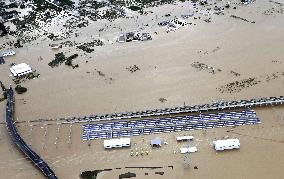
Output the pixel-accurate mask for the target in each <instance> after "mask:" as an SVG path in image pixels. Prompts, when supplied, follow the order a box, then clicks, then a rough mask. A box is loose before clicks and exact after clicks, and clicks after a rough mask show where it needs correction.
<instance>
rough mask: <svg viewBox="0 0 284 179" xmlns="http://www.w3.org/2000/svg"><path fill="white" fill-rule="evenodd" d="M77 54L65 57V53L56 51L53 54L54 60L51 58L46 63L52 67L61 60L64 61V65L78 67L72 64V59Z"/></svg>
mask: <svg viewBox="0 0 284 179" xmlns="http://www.w3.org/2000/svg"><path fill="white" fill-rule="evenodd" d="M77 57H78V54H73V55H71V56H70V57H65V55H64V54H63V52H60V53H57V54H55V58H54V60H52V61H51V62H49V63H48V65H49V66H50V67H52V68H54V67H58V66H59V65H61V64H62V63H63V62H65V65H67V66H71V67H72V68H73V69H74V68H78V67H79V65H78V64H76V65H73V59H75V58H77Z"/></svg>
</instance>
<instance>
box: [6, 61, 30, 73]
mask: <svg viewBox="0 0 284 179" xmlns="http://www.w3.org/2000/svg"><path fill="white" fill-rule="evenodd" d="M10 71H11V73H12V74H13V75H14V76H22V75H24V74H27V73H31V72H32V69H31V67H30V66H29V65H27V64H26V63H20V64H18V65H14V66H12V67H11V68H10Z"/></svg>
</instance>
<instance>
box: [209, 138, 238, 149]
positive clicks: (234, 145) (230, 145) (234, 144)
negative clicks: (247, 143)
mask: <svg viewBox="0 0 284 179" xmlns="http://www.w3.org/2000/svg"><path fill="white" fill-rule="evenodd" d="M213 144H214V148H215V150H225V149H238V148H240V141H239V139H227V140H217V141H213Z"/></svg>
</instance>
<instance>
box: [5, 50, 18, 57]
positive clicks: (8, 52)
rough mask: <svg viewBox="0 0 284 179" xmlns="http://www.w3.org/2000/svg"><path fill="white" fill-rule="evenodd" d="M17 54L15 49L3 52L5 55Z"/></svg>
mask: <svg viewBox="0 0 284 179" xmlns="http://www.w3.org/2000/svg"><path fill="white" fill-rule="evenodd" d="M15 54H16V52H15V51H13V50H9V51H6V52H2V55H3V57H7V56H13V55H15Z"/></svg>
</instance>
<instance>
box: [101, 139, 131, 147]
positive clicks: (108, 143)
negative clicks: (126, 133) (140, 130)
mask: <svg viewBox="0 0 284 179" xmlns="http://www.w3.org/2000/svg"><path fill="white" fill-rule="evenodd" d="M128 146H130V138H121V139H110V140H104V148H106V149H110V148H117V147H128Z"/></svg>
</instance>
